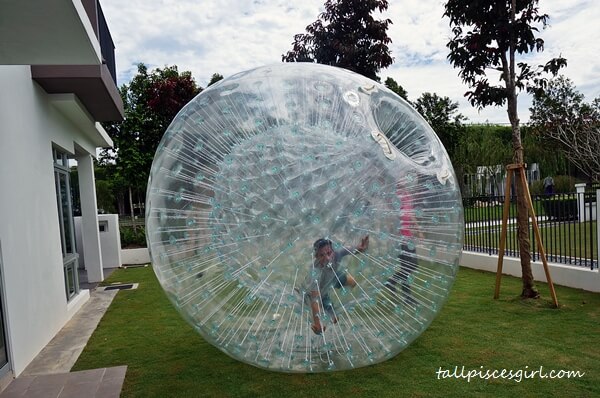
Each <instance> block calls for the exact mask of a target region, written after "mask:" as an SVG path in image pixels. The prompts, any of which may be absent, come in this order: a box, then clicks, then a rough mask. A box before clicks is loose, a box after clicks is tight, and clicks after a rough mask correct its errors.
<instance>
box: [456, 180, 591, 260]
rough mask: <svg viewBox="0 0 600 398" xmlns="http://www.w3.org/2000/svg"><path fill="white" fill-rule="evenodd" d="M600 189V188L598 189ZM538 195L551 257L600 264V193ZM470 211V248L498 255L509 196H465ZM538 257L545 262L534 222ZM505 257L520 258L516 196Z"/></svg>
mask: <svg viewBox="0 0 600 398" xmlns="http://www.w3.org/2000/svg"><path fill="white" fill-rule="evenodd" d="M597 192H600V191H597ZM597 192H586V193H583V192H581V193H571V194H553V195H534V196H532V201H533V206H534V209H535V213H536V219H537V221H538V225H539V228H540V235H541V238H542V242H543V246H544V250H545V252H546V256H547V258H548V261H550V262H554V263H561V264H568V265H576V266H583V267H588V268H590V269H594V268H598V246H599V243H598V240H599V237H598V235H599V233H598V229H599V227H598V221H597V220H598V211H597V210H598V209H597V203H598V198H597V196H598V193H597ZM463 206H464V211H465V242H464V246H463V248H464V250H468V251H474V252H480V253H488V254H490V255H493V254H498V247H499V245H500V235H501V231H502V214H503V208H504V196H479V197H469V198H464V199H463ZM529 224H530V226H529V239H530V241H531V256H532V260H533V261H536V260H540V253H539V250H538V245H537V241H536V238H535V234H534V231H533V225H532V223H531V222H530V223H529ZM504 255H505V256H511V257H519V245H518V241H517V221H516V199H515V198H514V197H512V198H511V201H510V208H509V215H508V229H507V239H506V249H505V253H504Z"/></svg>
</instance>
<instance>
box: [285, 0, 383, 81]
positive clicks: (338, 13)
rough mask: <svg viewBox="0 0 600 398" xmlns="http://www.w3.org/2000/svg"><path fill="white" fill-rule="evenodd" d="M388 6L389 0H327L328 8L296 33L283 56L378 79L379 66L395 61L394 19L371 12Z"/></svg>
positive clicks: (295, 60) (289, 60) (326, 5)
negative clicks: (391, 30) (389, 32)
mask: <svg viewBox="0 0 600 398" xmlns="http://www.w3.org/2000/svg"><path fill="white" fill-rule="evenodd" d="M387 8H388V1H387V0H326V2H325V11H324V12H323V13H321V14H320V15H319V18H318V19H317V20H316V21H315V22H313V23H312V24H310V25H308V26H307V27H306V33H300V34H297V35H295V36H294V41H293V43H292V49H291V50H290V51H288V52H287V53H286V54H284V55H282V60H283V61H285V62H317V63H319V64H326V65H333V66H339V67H341V68H345V69H349V70H352V71H354V72H357V73H360V74H361V75H363V76H366V77H368V78H371V79H373V80H377V81H379V78H378V76H377V73H378V72H379V70H380V69H382V68H387V67H388V66H390V65H391V64H392V62H393V58H392V56H391V55H390V54H391V52H390V49H389V48H388V44H390V43H391V42H392V40H391V39H390V38H389V37H388V35H387V29H388V26H389V25H390V24H391V23H392V21H391V20H390V19H382V20H378V19H375V18H373V16H372V15H371V14H372V13H373V12H374V11H375V10H379V11H380V12H381V11H385V10H387Z"/></svg>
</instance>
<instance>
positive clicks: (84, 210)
mask: <svg viewBox="0 0 600 398" xmlns="http://www.w3.org/2000/svg"><path fill="white" fill-rule="evenodd" d="M77 171H78V174H79V196H80V198H81V238H82V241H83V255H84V262H85V269H86V271H87V278H88V282H101V281H103V280H104V271H103V268H102V255H101V250H100V231H99V229H98V206H97V204H96V185H95V183H94V161H93V159H92V155H89V154H88V155H82V156H79V157H77Z"/></svg>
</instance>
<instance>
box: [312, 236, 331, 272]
mask: <svg viewBox="0 0 600 398" xmlns="http://www.w3.org/2000/svg"><path fill="white" fill-rule="evenodd" d="M313 249H314V255H315V260H316V264H317V265H320V266H323V265H326V264H327V263H330V262H332V261H333V257H334V251H333V244H332V243H331V241H330V240H329V239H325V238H321V239H317V240H316V241H315V243H314V244H313Z"/></svg>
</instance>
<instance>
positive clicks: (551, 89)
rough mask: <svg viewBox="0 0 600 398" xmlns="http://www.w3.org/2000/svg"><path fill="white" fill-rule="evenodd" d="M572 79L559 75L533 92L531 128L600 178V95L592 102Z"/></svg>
mask: <svg viewBox="0 0 600 398" xmlns="http://www.w3.org/2000/svg"><path fill="white" fill-rule="evenodd" d="M584 99H585V97H584V95H583V94H581V93H580V92H579V91H577V89H576V87H575V85H574V84H573V82H572V81H571V80H570V79H568V78H566V77H564V76H558V77H556V78H554V79H552V80H550V81H549V82H548V84H547V86H546V87H545V88H540V89H539V90H538V91H536V93H535V94H534V96H533V102H532V106H531V108H530V109H529V110H530V111H531V118H530V123H531V128H532V130H533V132H534V133H535V135H536V136H537V137H539V138H540V140H541V141H544V142H545V143H546V146H551V147H552V148H553V149H555V150H558V151H561V152H562V153H563V154H564V155H565V156H566V157H567V159H569V161H570V162H571V163H573V164H574V165H575V166H576V167H577V168H578V169H579V170H581V171H582V172H583V173H584V174H586V175H587V176H588V177H590V178H591V179H593V180H599V179H600V155H599V154H600V98H596V99H595V100H594V101H593V102H592V103H591V104H588V103H586V102H585V101H584Z"/></svg>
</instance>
